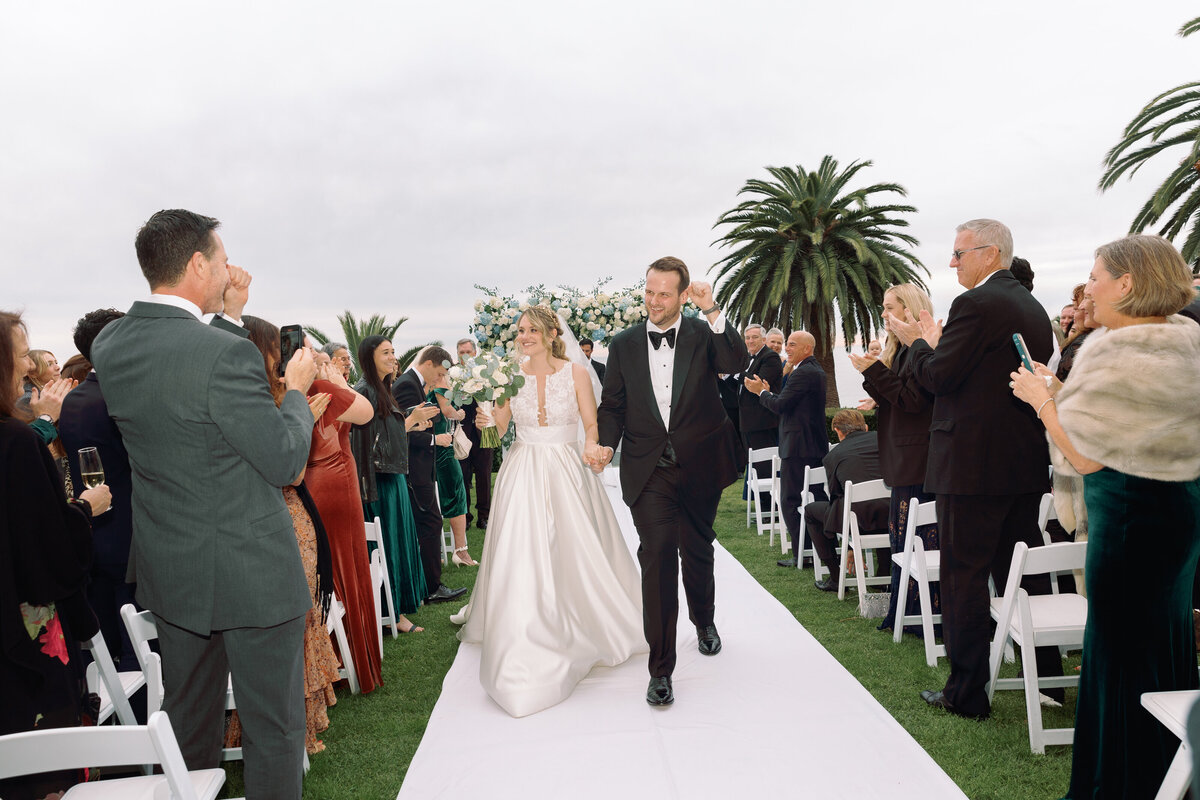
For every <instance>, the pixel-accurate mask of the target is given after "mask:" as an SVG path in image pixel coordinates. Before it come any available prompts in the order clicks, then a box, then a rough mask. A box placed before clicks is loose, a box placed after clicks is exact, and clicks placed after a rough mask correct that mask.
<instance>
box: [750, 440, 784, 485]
mask: <svg viewBox="0 0 1200 800" xmlns="http://www.w3.org/2000/svg"><path fill="white" fill-rule="evenodd" d="M778 455H779V448H778V447H759V448H758V449H755V448H753V447H751V448H749V449H747V450H746V464H747V468H748V469H749V470H750V474H751V475H752V477H755V478H768V477H769V476H767V475H759V474H758V470H757V469H755V467H754V464H755V462H757V461H771V460H772V459H774V458H775V457H776V456H778Z"/></svg>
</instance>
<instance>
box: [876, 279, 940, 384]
mask: <svg viewBox="0 0 1200 800" xmlns="http://www.w3.org/2000/svg"><path fill="white" fill-rule="evenodd" d="M889 294H890V295H892V296H893V297H895V298H896V301H897V302H899V303H900V305H902V306H904V309H905V310H906V311H911V312H912V315H913V319H916V318H917V317H919V316H921V312H922V311H928V312H929V313H930V314H932V313H933V301H932V300H930V299H929V295H927V294H925V290H924V289H922V288H921V287H920V286H917V285H916V284H915V283H900V284H897V285H896V286H893V287H892V288H890V289H888V290H887V291H886V292H884V293H883V296H884V297H887V296H888V295H889ZM899 350H900V340H899V339H897V338H896V335H895V334H893V333H891V332H889V333H888V340H887V347H885V348H883V353H882V354H881V355H880V356H879V360H880V361H882V362H883V365H884V366H885V367H887V368H888V369H891V368H892V361H893V359H895V358H896V353H897V351H899Z"/></svg>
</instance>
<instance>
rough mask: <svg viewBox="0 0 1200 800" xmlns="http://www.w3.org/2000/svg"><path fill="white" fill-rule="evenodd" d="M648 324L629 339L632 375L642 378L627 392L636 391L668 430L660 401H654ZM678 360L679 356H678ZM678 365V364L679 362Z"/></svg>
mask: <svg viewBox="0 0 1200 800" xmlns="http://www.w3.org/2000/svg"><path fill="white" fill-rule="evenodd" d="M646 341H647V340H646V324H645V323H642V324H640V325H638V326H637V327H636V328H635V330H634V333H633V335H632V336H630V339H629V348H630V349H629V358H630V359H631V363H632V365H633V369H632V370H631V371H630V373H631V374H632V375H636V376H638V377H639V378H641V379H640V380H638V381H635V385H634V386H632V387H630V386H628V385H626V387H625V391H626V392H629V391H631V390H632V391H635V392H637V394H638V396H639V397H641V399H642V401H643V402H645V403H646V405H648V406H650V413H651V414H653V415H654V418H655V419H656V420H658V424H659V425H662V426H663V430H666V427H667V426H666V424H665V423H664V422H663V418H662V413H661V412H659V410H658V401H656V400H655V399H654V387H653V382H652V381H651V380H650V357H649V356H648V355H647V354H646V347H647V346H648V345H647V344H646ZM676 358H678V354H676ZM677 363H678V362H677Z"/></svg>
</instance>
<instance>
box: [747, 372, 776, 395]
mask: <svg viewBox="0 0 1200 800" xmlns="http://www.w3.org/2000/svg"><path fill="white" fill-rule="evenodd" d="M743 382H744V383H745V384H746V391H748V392H753V393H754V394H762V393H763V392H769V391H771V384H769V383H767V382H766V381H764V380H763V379H762V378H760V377H758V376H757V375H747V376H746V379H745V381H743Z"/></svg>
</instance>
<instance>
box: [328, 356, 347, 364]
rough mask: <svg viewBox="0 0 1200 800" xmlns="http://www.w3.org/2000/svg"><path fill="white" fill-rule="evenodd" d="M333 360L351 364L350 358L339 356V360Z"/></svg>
mask: <svg viewBox="0 0 1200 800" xmlns="http://www.w3.org/2000/svg"><path fill="white" fill-rule="evenodd" d="M332 360H333V361H341V362H342V363H343V364H349V363H350V356H338V357H337V358H335V359H332Z"/></svg>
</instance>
